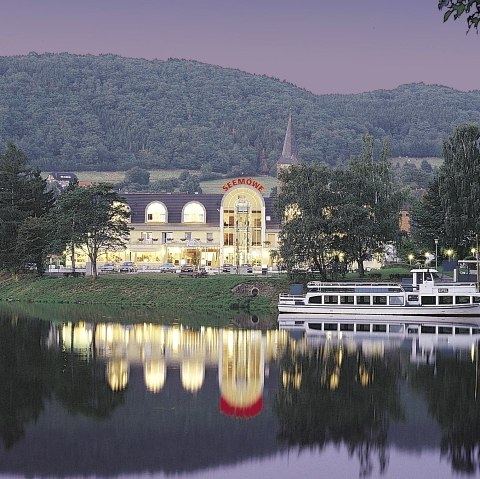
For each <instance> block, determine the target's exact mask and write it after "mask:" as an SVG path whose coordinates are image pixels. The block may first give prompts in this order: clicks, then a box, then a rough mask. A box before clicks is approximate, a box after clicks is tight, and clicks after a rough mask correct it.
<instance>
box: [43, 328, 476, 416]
mask: <svg viewBox="0 0 480 479" xmlns="http://www.w3.org/2000/svg"><path fill="white" fill-rule="evenodd" d="M51 339H52V341H53V342H54V343H55V344H57V345H61V347H62V348H63V349H64V350H65V351H71V352H73V353H75V354H81V355H83V356H84V357H85V359H86V360H91V359H93V357H94V356H96V358H98V359H104V360H105V361H106V369H105V371H106V381H107V382H108V384H109V386H110V388H111V389H112V390H113V391H121V390H123V389H125V388H126V387H127V386H128V382H129V377H130V366H131V365H141V366H142V368H143V377H144V382H145V387H146V389H147V390H148V391H150V392H151V393H154V394H159V393H161V392H162V389H163V388H164V386H165V384H166V382H167V381H168V377H169V375H172V374H179V375H180V380H181V384H182V387H183V389H184V390H185V391H186V392H187V393H191V394H195V393H196V392H198V391H199V390H200V389H201V388H202V386H203V384H204V379H205V370H206V369H207V368H217V369H218V385H219V391H220V406H219V407H220V410H221V411H222V412H223V413H224V414H227V415H232V416H236V417H245V418H247V417H253V416H255V415H257V414H258V413H259V412H260V411H261V410H262V408H263V388H264V380H265V376H266V375H267V376H268V372H269V364H270V363H271V362H278V360H279V359H280V358H281V357H282V356H283V355H285V354H287V355H289V356H290V358H291V361H292V367H291V368H288V369H287V370H285V369H283V370H282V371H281V381H282V386H283V387H284V388H287V389H290V388H293V389H300V387H301V384H302V369H301V366H300V364H301V362H300V361H297V360H298V359H299V358H301V357H305V356H309V355H312V354H313V355H315V356H316V357H318V358H319V359H320V358H321V361H322V362H323V363H324V364H325V365H326V367H325V371H324V374H322V377H321V378H319V379H320V385H321V386H324V387H325V386H326V387H327V388H328V389H330V390H335V389H336V388H337V387H338V385H339V381H340V376H341V374H342V362H343V358H344V356H345V355H349V356H350V355H352V354H355V355H357V356H358V364H357V367H358V371H356V378H357V379H356V380H357V381H358V382H359V383H360V384H361V385H362V386H363V387H367V386H368V385H369V384H371V383H372V381H373V376H372V371H371V370H370V369H371V364H370V362H371V360H373V359H374V358H375V359H376V360H378V359H380V360H381V359H382V358H386V356H387V355H388V354H389V351H391V350H394V349H397V350H399V349H402V350H403V351H404V352H405V353H406V360H407V361H408V362H409V363H410V364H414V365H417V366H419V365H422V364H433V363H434V362H435V360H436V352H437V349H438V348H441V349H451V350H452V351H453V350H456V351H457V353H458V352H459V351H460V352H461V354H462V355H468V356H469V357H470V359H471V360H472V361H474V360H475V361H476V360H477V359H478V354H477V343H476V341H473V340H472V341H470V342H469V341H463V342H461V343H459V344H446V343H438V342H436V341H433V339H432V338H431V337H429V336H428V335H425V336H424V337H420V338H415V339H414V340H411V341H407V342H404V341H402V340H399V339H398V340H388V341H379V340H378V339H372V338H362V339H361V340H360V339H358V338H356V339H355V338H343V339H341V338H340V339H339V338H337V339H334V338H320V337H311V336H310V337H307V336H303V335H302V336H301V337H298V338H294V337H292V336H291V335H290V334H289V333H288V331H285V330H270V331H260V330H235V329H217V328H209V327H203V328H200V329H199V330H193V329H188V328H184V327H182V326H180V325H177V326H164V325H157V324H150V323H143V324H136V325H121V324H113V323H108V324H97V325H93V324H87V323H77V324H72V323H67V324H64V325H62V326H61V327H59V328H56V329H55V330H52V336H51Z"/></svg>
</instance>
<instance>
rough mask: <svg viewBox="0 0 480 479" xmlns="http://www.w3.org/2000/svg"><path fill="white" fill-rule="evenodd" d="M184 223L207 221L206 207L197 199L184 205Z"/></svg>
mask: <svg viewBox="0 0 480 479" xmlns="http://www.w3.org/2000/svg"><path fill="white" fill-rule="evenodd" d="M182 217H183V223H205V207H204V206H203V205H202V204H201V203H198V202H197V201H192V202H190V203H187V204H186V205H185V206H184V207H183V215H182Z"/></svg>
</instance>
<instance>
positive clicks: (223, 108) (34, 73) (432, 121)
mask: <svg viewBox="0 0 480 479" xmlns="http://www.w3.org/2000/svg"><path fill="white" fill-rule="evenodd" d="M354 75H355V73H354V72H352V76H354ZM289 113H292V115H293V119H294V125H295V128H296V136H297V144H298V150H299V154H300V157H301V159H302V160H304V161H324V162H326V163H328V164H331V165H334V164H340V163H344V162H346V161H347V160H348V159H349V158H350V157H351V155H352V154H357V153H358V152H359V149H360V143H361V136H362V134H364V133H366V132H368V133H370V134H372V135H374V136H375V137H377V138H381V137H384V136H388V137H390V139H391V147H392V154H393V155H402V156H407V155H408V156H416V157H422V156H441V148H442V141H443V139H445V138H446V137H448V136H449V135H451V133H452V131H453V128H454V127H455V125H458V124H460V123H465V122H475V123H480V91H474V92H469V93H464V92H459V91H456V90H453V89H451V88H446V87H442V86H428V85H424V84H410V85H403V86H400V87H399V88H396V89H395V90H388V91H387V90H379V91H373V92H370V93H364V94H356V95H320V96H318V95H314V94H313V93H310V92H308V91H306V90H304V89H301V88H298V87H296V86H294V85H292V84H289V83H286V82H282V81H279V80H276V79H273V78H269V77H266V76H257V75H251V74H248V73H244V72H241V71H238V70H232V69H225V68H220V67H216V66H212V65H207V64H202V63H198V62H194V61H187V60H168V61H159V60H154V61H149V60H143V59H131V58H122V57H119V56H114V55H101V56H90V55H86V56H81V55H70V54H42V55H37V54H35V53H31V54H29V55H27V56H15V57H0V145H1V146H3V145H5V144H6V143H7V142H13V143H15V144H17V145H18V146H19V147H20V148H22V149H23V150H24V151H25V152H26V153H27V155H28V157H29V159H30V161H31V163H32V164H33V165H35V166H37V167H39V168H40V169H42V170H52V169H56V170H126V169H129V168H131V167H133V166H141V167H144V168H156V169H157V168H189V169H202V171H204V172H209V171H213V172H222V173H227V172H228V173H232V172H234V173H235V172H237V173H243V174H254V173H258V172H259V171H261V169H262V165H263V169H265V167H266V166H268V168H269V169H270V171H271V172H273V169H274V165H275V162H276V161H277V159H278V157H279V155H280V153H281V149H282V143H283V137H284V134H285V128H286V125H287V119H288V115H289Z"/></svg>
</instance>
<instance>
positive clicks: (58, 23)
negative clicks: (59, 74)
mask: <svg viewBox="0 0 480 479" xmlns="http://www.w3.org/2000/svg"><path fill="white" fill-rule="evenodd" d="M437 4H438V0H402V1H397V0H363V1H360V0H289V1H287V0H236V1H233V0H0V13H1V16H2V22H1V27H0V56H10V55H26V54H28V53H29V52H37V53H44V52H50V53H56V52H69V53H76V54H93V55H98V54H102V53H113V54H117V55H121V56H125V57H131V58H145V59H159V60H166V59H168V58H184V59H191V60H198V61H200V62H204V63H209V64H213V65H219V66H222V67H227V68H236V69H239V70H243V71H246V72H249V73H255V74H259V75H267V76H270V77H275V78H278V79H280V80H285V81H288V82H290V83H293V84H295V85H297V86H299V87H301V88H305V89H307V90H310V91H312V92H313V93H317V94H324V93H359V92H365V91H372V90H378V89H393V88H395V87H397V86H398V85H401V84H404V83H417V82H423V83H427V84H439V85H446V86H450V87H452V88H455V89H458V90H462V91H469V90H475V89H480V35H477V34H476V33H475V31H471V32H470V33H468V34H467V25H466V20H465V19H459V20H457V21H456V22H453V21H451V20H450V21H448V22H447V23H443V12H440V11H439V10H438V8H437Z"/></svg>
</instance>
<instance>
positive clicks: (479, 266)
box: [475, 233, 480, 291]
mask: <svg viewBox="0 0 480 479" xmlns="http://www.w3.org/2000/svg"><path fill="white" fill-rule="evenodd" d="M475 238H476V242H477V244H476V248H475V259H476V263H477V291H480V264H479V263H478V233H477V234H476V235H475Z"/></svg>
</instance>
